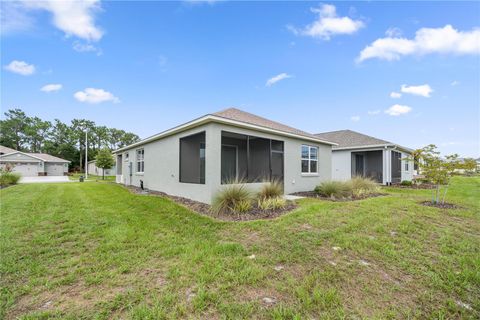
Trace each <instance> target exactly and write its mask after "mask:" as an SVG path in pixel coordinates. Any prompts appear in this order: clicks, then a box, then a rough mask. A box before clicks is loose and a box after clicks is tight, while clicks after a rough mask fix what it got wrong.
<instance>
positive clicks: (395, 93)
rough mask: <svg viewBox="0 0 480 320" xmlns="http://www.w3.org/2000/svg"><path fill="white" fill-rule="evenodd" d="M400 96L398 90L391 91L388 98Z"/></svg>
mask: <svg viewBox="0 0 480 320" xmlns="http://www.w3.org/2000/svg"><path fill="white" fill-rule="evenodd" d="M401 96H402V94H401V93H399V92H391V93H390V98H393V99H398V98H400V97H401Z"/></svg>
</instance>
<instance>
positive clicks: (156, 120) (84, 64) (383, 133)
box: [1, 1, 480, 157]
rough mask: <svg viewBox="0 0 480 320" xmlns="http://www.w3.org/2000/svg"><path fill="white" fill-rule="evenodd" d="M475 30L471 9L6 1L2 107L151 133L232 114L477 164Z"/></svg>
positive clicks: (476, 7) (479, 45)
mask: <svg viewBox="0 0 480 320" xmlns="http://www.w3.org/2000/svg"><path fill="white" fill-rule="evenodd" d="M479 21H480V4H479V3H478V2H465V3H459V2H455V3H453V2H436V3H434V2H420V3H419V2H397V3H391V2H230V1H219V2H215V1H210V2H201V3H192V2H95V1H91V2H85V3H81V2H76V3H68V2H67V3H65V2H64V3H63V4H62V3H55V2H49V1H47V2H41V3H32V2H2V30H1V31H2V32H1V65H2V70H1V77H2V79H1V80H2V81H1V109H2V113H3V112H4V111H6V110H7V109H9V108H14V107H18V108H21V109H23V110H24V111H25V112H27V114H29V115H36V116H39V117H41V118H43V119H47V120H53V119H54V118H59V119H61V120H62V121H65V122H67V121H70V120H71V119H73V118H86V119H91V120H94V121H95V122H96V123H98V124H103V125H107V126H111V127H116V128H121V129H125V130H128V131H132V132H135V133H137V134H138V135H140V136H141V137H147V136H149V135H152V134H155V133H158V132H160V131H163V130H165V129H168V128H170V127H172V126H175V125H178V124H180V123H183V122H186V121H189V120H191V119H193V118H196V117H198V116H201V115H204V114H206V113H211V112H215V111H218V110H221V109H224V108H227V107H230V106H235V107H237V108H240V109H242V110H245V111H249V112H252V113H255V114H258V115H260V116H264V117H267V118H269V119H272V120H276V121H279V122H282V123H285V124H288V125H291V126H293V127H297V128H300V129H303V130H305V131H309V132H313V133H316V132H324V131H331V130H339V129H347V128H348V129H352V130H356V131H360V132H363V133H366V134H370V135H373V136H376V137H379V138H382V139H385V140H390V141H393V142H396V143H399V144H402V145H405V146H408V147H412V148H416V147H421V146H424V145H426V144H429V143H435V144H437V145H438V146H439V147H440V149H441V151H442V152H444V153H453V152H456V153H459V154H460V155H462V156H475V157H478V156H479V155H480V143H479V140H480V137H479V130H480V129H479V127H480V111H479V110H480V94H479V88H480V30H479V28H480V22H479ZM269 80H270V81H269ZM42 88H43V90H42ZM88 88H90V89H88ZM392 93H393V94H392ZM392 96H393V97H392Z"/></svg>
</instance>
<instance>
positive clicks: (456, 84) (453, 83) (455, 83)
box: [450, 80, 460, 87]
mask: <svg viewBox="0 0 480 320" xmlns="http://www.w3.org/2000/svg"><path fill="white" fill-rule="evenodd" d="M459 84H460V81H457V80H454V81H452V83H450V85H451V86H453V87H454V86H458V85H459Z"/></svg>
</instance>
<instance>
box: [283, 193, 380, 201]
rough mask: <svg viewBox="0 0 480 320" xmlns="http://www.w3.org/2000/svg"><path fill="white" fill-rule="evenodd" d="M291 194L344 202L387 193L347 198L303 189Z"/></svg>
mask: <svg viewBox="0 0 480 320" xmlns="http://www.w3.org/2000/svg"><path fill="white" fill-rule="evenodd" d="M292 195H293V196H299V197H305V198H315V199H322V200H328V201H334V202H345V201H357V200H363V199H368V198H375V197H381V196H385V195H387V194H386V193H381V192H379V193H370V194H364V195H359V196H351V197H348V198H335V197H326V196H322V195H320V194H319V193H317V192H315V191H304V192H295V193H292Z"/></svg>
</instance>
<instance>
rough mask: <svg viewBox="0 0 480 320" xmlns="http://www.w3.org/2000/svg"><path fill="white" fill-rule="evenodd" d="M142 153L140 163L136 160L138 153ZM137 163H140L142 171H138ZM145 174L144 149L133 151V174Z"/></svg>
mask: <svg viewBox="0 0 480 320" xmlns="http://www.w3.org/2000/svg"><path fill="white" fill-rule="evenodd" d="M139 151H141V152H142V161H139V160H138V152H139ZM139 163H142V169H143V170H142V171H138V165H139ZM144 172H145V149H144V148H139V149H135V174H139V175H141V174H143V173H144Z"/></svg>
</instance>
